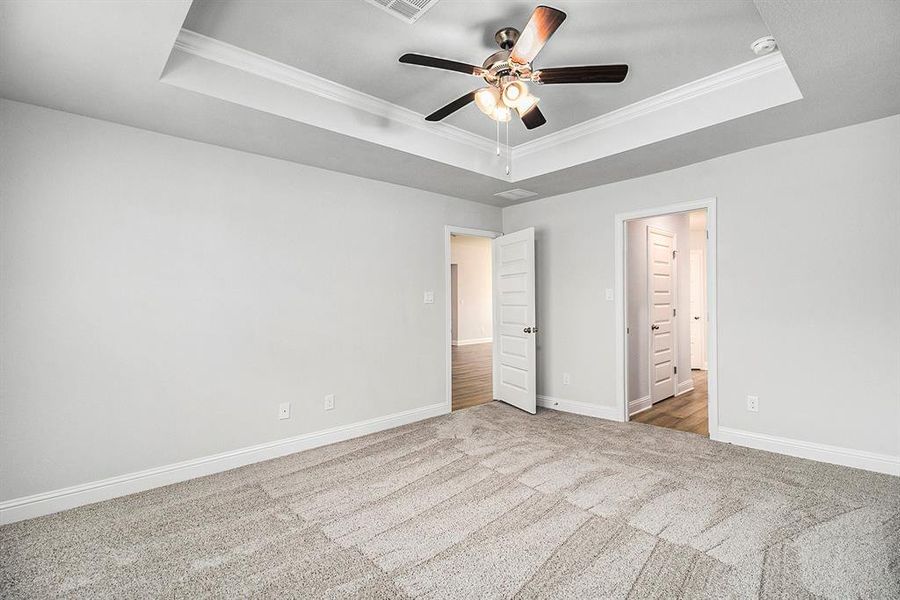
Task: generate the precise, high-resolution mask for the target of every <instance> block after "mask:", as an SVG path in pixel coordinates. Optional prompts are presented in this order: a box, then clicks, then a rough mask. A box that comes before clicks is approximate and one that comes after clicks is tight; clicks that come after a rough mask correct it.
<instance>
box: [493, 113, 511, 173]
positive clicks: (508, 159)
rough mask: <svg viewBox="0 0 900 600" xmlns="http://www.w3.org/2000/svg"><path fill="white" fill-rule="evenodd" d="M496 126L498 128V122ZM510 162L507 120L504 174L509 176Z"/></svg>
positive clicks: (507, 125) (507, 124) (507, 122)
mask: <svg viewBox="0 0 900 600" xmlns="http://www.w3.org/2000/svg"><path fill="white" fill-rule="evenodd" d="M497 126H498V127H499V126H500V122H499V121H498V122H497ZM511 162H512V151H511V150H510V148H509V120H507V121H506V174H507V175H509V167H510V163H511Z"/></svg>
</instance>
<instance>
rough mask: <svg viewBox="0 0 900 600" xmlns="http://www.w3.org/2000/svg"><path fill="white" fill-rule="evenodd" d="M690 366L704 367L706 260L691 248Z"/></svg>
mask: <svg viewBox="0 0 900 600" xmlns="http://www.w3.org/2000/svg"><path fill="white" fill-rule="evenodd" d="M691 368H692V369H704V370H705V369H706V261H705V260H704V257H703V251H702V250H693V249H692V250H691Z"/></svg>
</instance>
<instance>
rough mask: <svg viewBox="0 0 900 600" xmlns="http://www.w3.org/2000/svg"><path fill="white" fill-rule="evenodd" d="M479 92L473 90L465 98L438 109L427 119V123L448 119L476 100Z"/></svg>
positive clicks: (462, 97)
mask: <svg viewBox="0 0 900 600" xmlns="http://www.w3.org/2000/svg"><path fill="white" fill-rule="evenodd" d="M476 91H478V90H472V91H471V92H469V93H468V94H466V95H465V96H460V97H459V98H457V99H456V100H454V101H453V102H451V103H450V104H448V105H447V106H444V107H442V108H439V109H437V110H436V111H434V112H433V113H431V114H430V115H428V116H427V117H425V120H426V121H440V120H441V119H443V118H445V117H448V116H450V115H452V114H453V113H455V112H456V111H458V110H459V109H461V108H462V107H463V106H465V105H466V104H468V103H469V102H472V101H473V100H475V92H476Z"/></svg>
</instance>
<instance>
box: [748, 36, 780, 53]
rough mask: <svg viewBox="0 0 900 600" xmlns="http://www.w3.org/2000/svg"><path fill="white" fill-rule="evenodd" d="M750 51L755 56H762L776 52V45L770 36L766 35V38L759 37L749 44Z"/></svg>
mask: <svg viewBox="0 0 900 600" xmlns="http://www.w3.org/2000/svg"><path fill="white" fill-rule="evenodd" d="M750 49H751V50H753V54H755V55H757V56H764V55H766V54H771V53H772V52H775V51H776V50H778V44H777V43H775V38H773V37H772V36H771V35H767V36H766V37H761V38H759V39H758V40H756V41H755V42H753V43H752V44H750Z"/></svg>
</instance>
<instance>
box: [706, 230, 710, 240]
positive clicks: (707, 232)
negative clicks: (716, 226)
mask: <svg viewBox="0 0 900 600" xmlns="http://www.w3.org/2000/svg"><path fill="white" fill-rule="evenodd" d="M706 239H709V229H707V230H706Z"/></svg>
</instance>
